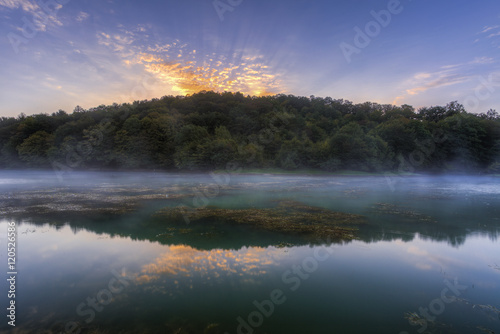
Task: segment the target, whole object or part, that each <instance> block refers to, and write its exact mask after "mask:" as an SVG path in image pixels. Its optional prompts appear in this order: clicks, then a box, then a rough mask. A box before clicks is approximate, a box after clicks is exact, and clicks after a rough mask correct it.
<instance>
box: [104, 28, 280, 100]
mask: <svg viewBox="0 0 500 334" xmlns="http://www.w3.org/2000/svg"><path fill="white" fill-rule="evenodd" d="M97 39H98V43H99V44H100V45H103V46H106V47H109V48H110V49H111V50H113V51H114V52H117V53H119V54H120V55H121V56H122V58H123V63H124V64H125V65H126V66H127V67H130V66H142V67H143V69H144V71H145V72H147V73H148V74H150V75H154V77H155V78H157V79H158V81H159V82H161V83H162V84H165V85H167V86H169V87H170V89H171V90H172V91H173V92H174V93H177V94H182V95H185V94H193V93H197V92H199V91H203V90H207V91H208V90H213V91H217V92H224V91H231V92H236V91H238V92H241V93H243V94H248V95H256V96H265V95H274V94H277V93H280V92H282V89H281V82H280V80H279V76H278V75H277V74H273V73H271V69H270V68H269V66H267V65H266V64H264V58H263V57H262V56H260V55H243V54H242V53H240V54H239V55H233V54H232V56H231V59H228V57H226V56H225V55H222V54H216V53H208V54H205V55H201V54H199V52H197V50H196V49H194V48H192V47H190V46H189V45H188V44H184V43H182V42H181V41H180V40H173V41H171V42H169V43H164V44H153V45H139V42H140V43H143V42H144V39H143V38H141V37H140V35H136V34H134V33H131V32H128V31H127V32H120V33H117V34H115V33H113V34H107V33H104V32H99V33H98V34H97ZM136 41H137V43H136Z"/></svg>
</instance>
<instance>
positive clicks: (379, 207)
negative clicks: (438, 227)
mask: <svg viewBox="0 0 500 334" xmlns="http://www.w3.org/2000/svg"><path fill="white" fill-rule="evenodd" d="M372 212H373V213H375V214H384V215H394V216H399V217H402V218H406V219H409V220H412V221H417V222H423V223H436V221H435V220H434V219H433V218H432V217H430V216H427V215H424V214H422V213H419V212H416V211H414V210H409V209H405V208H403V207H400V206H397V205H394V204H390V203H375V205H374V206H373V207H372Z"/></svg>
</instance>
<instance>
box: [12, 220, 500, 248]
mask: <svg viewBox="0 0 500 334" xmlns="http://www.w3.org/2000/svg"><path fill="white" fill-rule="evenodd" d="M472 214H478V213H477V212H473V213H472ZM4 218H6V219H9V220H14V221H17V222H18V223H20V224H22V223H23V222H28V223H31V224H35V225H44V224H50V225H53V226H55V228H60V227H62V226H63V225H65V224H67V225H69V226H70V227H71V228H72V230H73V232H75V233H77V232H78V231H80V230H87V231H90V232H94V233H96V234H99V235H106V236H109V237H130V238H131V239H132V240H148V241H152V242H159V243H161V244H167V245H189V246H191V247H193V248H196V249H205V250H210V249H215V248H219V249H241V248H242V247H246V246H248V247H250V246H253V247H268V246H271V245H280V244H281V245H287V244H293V245H307V244H324V243H325V242H326V240H316V239H311V238H305V237H302V236H300V235H293V234H292V235H289V234H286V235H285V234H280V233H278V232H270V231H266V230H262V229H257V228H254V227H252V226H241V225H237V226H234V225H231V224H227V223H226V224H225V223H221V222H214V221H209V222H203V221H202V222H197V223H191V224H189V225H187V224H186V223H185V222H184V221H183V220H182V219H181V220H176V221H172V220H165V219H161V220H158V219H152V218H151V217H150V213H149V212H148V211H138V212H134V213H130V214H127V215H124V216H119V215H101V216H95V217H93V218H92V219H90V218H88V217H85V218H82V216H81V215H78V214H76V213H74V214H61V213H59V214H53V215H50V216H43V217H31V218H29V217H26V218H21V217H20V216H19V215H11V216H9V215H4ZM499 232H500V229H499V226H498V224H478V223H477V222H476V221H475V220H469V219H468V217H465V218H463V219H456V220H454V221H453V222H452V223H449V224H445V223H442V222H418V221H415V220H412V219H406V220H405V219H402V217H400V216H397V215H392V216H391V215H376V214H375V215H373V217H369V222H368V224H365V225H362V226H360V229H359V231H358V232H357V233H356V237H357V238H358V239H360V240H362V241H364V242H366V243H372V242H378V241H392V240H402V241H405V242H409V241H412V240H413V239H414V238H415V236H416V235H417V234H418V235H419V236H420V237H421V238H423V239H424V240H432V241H438V242H446V243H448V244H450V245H452V246H460V245H462V244H463V243H464V242H465V240H466V239H467V237H469V236H471V235H481V236H485V237H488V238H490V239H491V240H493V241H497V239H498V236H499Z"/></svg>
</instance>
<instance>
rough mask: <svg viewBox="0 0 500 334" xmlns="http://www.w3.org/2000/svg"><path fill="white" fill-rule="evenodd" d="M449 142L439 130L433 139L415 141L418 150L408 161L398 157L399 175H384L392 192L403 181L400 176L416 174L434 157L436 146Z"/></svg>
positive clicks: (435, 132)
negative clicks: (418, 169) (419, 168)
mask: <svg viewBox="0 0 500 334" xmlns="http://www.w3.org/2000/svg"><path fill="white" fill-rule="evenodd" d="M458 123H459V124H456V125H455V128H456V127H458V126H459V125H460V123H461V121H459V122H458ZM447 140H448V136H447V135H446V134H445V133H443V132H442V131H439V130H434V131H433V132H432V138H429V139H426V140H418V139H417V140H415V144H416V146H417V148H416V149H415V150H414V151H413V152H411V153H410V155H409V156H408V159H406V158H405V157H404V156H403V155H402V154H400V155H399V156H398V160H399V166H398V173H399V174H398V173H391V172H386V173H384V177H385V180H386V182H387V185H388V186H389V188H390V189H391V191H392V192H394V191H395V190H396V184H397V183H398V182H399V181H400V180H402V179H403V177H402V176H401V175H400V174H401V173H414V172H415V171H416V169H417V168H418V167H420V166H422V165H423V164H424V162H425V160H426V159H428V158H429V157H431V156H432V154H433V153H434V152H435V151H436V145H437V144H442V143H444V142H445V141H447Z"/></svg>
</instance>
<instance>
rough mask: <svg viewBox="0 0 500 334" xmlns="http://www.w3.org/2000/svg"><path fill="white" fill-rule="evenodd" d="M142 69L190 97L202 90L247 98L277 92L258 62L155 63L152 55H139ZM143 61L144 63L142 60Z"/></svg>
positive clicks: (273, 77) (274, 80) (272, 79)
mask: <svg viewBox="0 0 500 334" xmlns="http://www.w3.org/2000/svg"><path fill="white" fill-rule="evenodd" d="M141 59H143V61H142V62H143V63H144V65H145V68H146V70H147V71H148V72H149V73H153V74H155V75H157V76H158V77H159V78H161V80H163V81H166V82H168V83H170V84H171V86H172V89H173V90H174V91H176V92H178V93H181V94H192V93H196V92H199V91H202V90H213V91H218V92H223V91H231V92H236V91H238V92H242V93H243V94H249V95H257V96H263V95H271V94H276V93H278V92H279V91H280V89H279V86H280V85H279V80H278V79H277V76H276V75H274V74H271V73H269V72H268V71H267V66H265V65H263V64H262V63H260V62H255V63H253V64H245V65H243V64H233V63H230V62H222V61H217V62H213V63H212V64H204V65H198V66H197V65H195V64H196V62H193V61H190V62H184V61H182V60H179V61H175V60H174V61H165V60H163V59H162V60H161V61H160V62H158V61H152V60H153V59H155V60H158V58H157V57H156V56H153V55H147V56H144V55H143V56H141ZM144 59H147V60H148V61H144Z"/></svg>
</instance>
